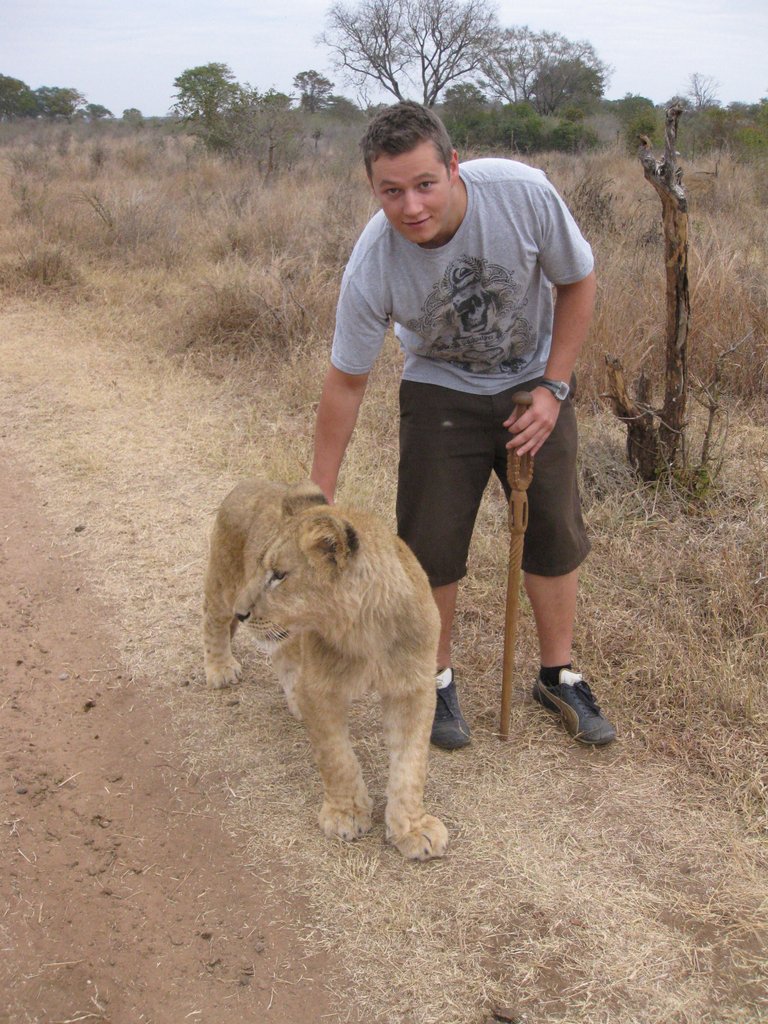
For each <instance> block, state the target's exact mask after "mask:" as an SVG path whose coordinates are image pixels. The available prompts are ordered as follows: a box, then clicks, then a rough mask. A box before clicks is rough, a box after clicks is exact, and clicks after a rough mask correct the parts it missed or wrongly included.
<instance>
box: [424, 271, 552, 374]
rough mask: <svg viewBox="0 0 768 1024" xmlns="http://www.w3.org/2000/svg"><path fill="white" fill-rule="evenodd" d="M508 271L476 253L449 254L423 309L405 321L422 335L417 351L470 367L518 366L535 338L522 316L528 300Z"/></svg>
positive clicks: (513, 369) (514, 369)
mask: <svg viewBox="0 0 768 1024" xmlns="http://www.w3.org/2000/svg"><path fill="white" fill-rule="evenodd" d="M513 273H514V272H511V271H509V270H506V269H505V268H504V267H501V266H499V265H498V264H495V263H489V262H488V261H487V260H485V259H482V258H480V257H476V256H460V257H458V258H457V259H455V260H453V261H452V262H451V263H450V264H449V265H448V267H447V268H446V270H445V273H444V274H443V276H442V278H441V279H440V281H438V283H437V284H436V285H435V287H434V288H433V289H432V291H431V292H430V294H429V296H428V297H427V300H426V302H425V303H424V306H423V307H422V309H423V315H422V316H420V317H417V318H414V319H412V320H409V321H408V322H407V323H406V324H405V325H404V326H405V327H407V328H408V330H409V331H413V333H414V334H417V335H418V336H419V337H420V338H421V339H422V340H423V344H422V345H421V346H419V348H418V349H416V350H415V351H416V354H418V355H420V356H425V357H426V358H428V359H446V360H448V361H450V362H451V363H455V364H457V365H458V366H460V367H461V368H462V369H463V370H467V371H469V372H471V373H518V372H520V370H522V369H523V367H524V366H525V365H526V363H527V362H528V360H529V359H530V357H531V355H532V354H533V353H534V351H535V349H536V338H535V335H534V331H533V328H532V326H531V324H530V322H529V321H528V320H526V319H525V317H523V316H521V312H522V310H523V309H524V308H525V305H526V301H527V300H526V299H525V298H523V299H522V300H521V298H520V291H521V289H520V286H519V285H517V284H516V283H515V281H514V280H513Z"/></svg>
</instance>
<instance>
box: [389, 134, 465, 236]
mask: <svg viewBox="0 0 768 1024" xmlns="http://www.w3.org/2000/svg"><path fill="white" fill-rule="evenodd" d="M371 188H372V189H373V194H374V196H375V197H376V199H377V200H378V201H379V203H380V204H381V208H382V210H383V211H384V216H385V217H386V218H387V220H388V221H389V223H390V224H391V225H392V227H393V228H394V229H395V231H397V232H399V233H400V234H401V235H402V236H403V238H407V239H408V241H409V242H415V243H416V244H417V245H421V246H424V248H426V249H433V248H436V247H437V246H440V245H445V243H446V242H449V241H450V240H451V238H453V236H454V235H455V234H456V231H457V230H458V228H459V225H460V224H461V222H462V220H463V219H464V213H465V212H466V208H467V193H466V189H465V188H464V184H463V182H462V181H461V178H460V177H459V158H458V155H457V153H456V151H455V150H454V153H453V156H452V157H451V163H450V166H449V167H447V168H446V166H445V164H444V163H443V161H442V160H441V159H440V156H439V154H438V152H437V150H436V149H435V147H434V145H433V144H432V143H431V142H429V141H426V142H420V143H419V145H418V146H416V148H415V149H412V150H410V152H408V153H401V154H400V155H399V156H387V155H386V154H383V155H382V156H380V157H379V158H378V159H377V160H374V161H373V165H372V167H371Z"/></svg>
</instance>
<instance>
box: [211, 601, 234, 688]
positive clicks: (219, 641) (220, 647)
mask: <svg viewBox="0 0 768 1024" xmlns="http://www.w3.org/2000/svg"><path fill="white" fill-rule="evenodd" d="M236 627H237V619H235V618H234V617H233V615H232V609H231V608H227V607H224V606H223V605H222V604H221V603H220V602H214V601H212V600H209V599H208V598H206V599H205V602H204V605H203V649H204V652H205V681H206V682H207V684H208V686H209V688H210V689H211V690H221V689H222V688H223V687H225V686H232V685H234V683H236V682H237V680H238V679H239V678H240V673H241V671H242V670H241V668H240V662H239V661H236V660H235V658H234V657H233V655H232V645H231V640H232V635H233V634H234V632H235V629H236Z"/></svg>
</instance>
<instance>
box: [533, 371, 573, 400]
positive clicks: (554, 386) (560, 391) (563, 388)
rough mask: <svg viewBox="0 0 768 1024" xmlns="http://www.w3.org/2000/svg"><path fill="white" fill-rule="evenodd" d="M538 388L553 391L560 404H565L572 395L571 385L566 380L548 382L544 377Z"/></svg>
mask: <svg viewBox="0 0 768 1024" xmlns="http://www.w3.org/2000/svg"><path fill="white" fill-rule="evenodd" d="M538 386H539V387H540V388H546V389H547V391H551V392H552V394H553V395H554V396H555V398H556V399H557V400H558V402H564V401H565V400H566V398H567V397H568V395H570V393H571V387H570V385H569V384H568V383H567V382H566V381H564V380H547V378H546V377H542V378H541V380H540V381H539V384H538Z"/></svg>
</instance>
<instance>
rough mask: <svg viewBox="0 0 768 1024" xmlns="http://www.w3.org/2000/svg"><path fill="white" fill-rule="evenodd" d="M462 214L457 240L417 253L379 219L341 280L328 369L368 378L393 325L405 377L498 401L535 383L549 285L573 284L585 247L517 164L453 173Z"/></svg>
mask: <svg viewBox="0 0 768 1024" xmlns="http://www.w3.org/2000/svg"><path fill="white" fill-rule="evenodd" d="M459 170H460V174H461V178H462V181H463V182H464V184H465V185H466V188H467V211H466V214H465V217H464V220H463V221H462V223H461V225H460V226H459V229H458V231H457V232H456V234H455V235H454V236H453V238H452V239H451V240H450V241H449V242H447V243H446V244H445V245H443V246H440V247H439V248H437V249H422V248H421V247H420V246H419V245H417V244H416V243H414V242H409V241H408V240H407V239H405V238H403V236H402V235H400V234H399V233H398V232H397V231H395V230H394V228H392V226H391V225H390V224H389V222H388V221H387V219H386V217H385V216H384V214H383V212H382V211H379V212H378V213H377V214H375V215H374V216H373V217H372V218H371V220H370V221H369V222H368V224H367V225H366V227H365V228H364V230H363V233H362V234H361V235H360V238H359V239H358V241H357V243H356V245H355V247H354V249H353V250H352V255H351V256H350V259H349V262H348V264H347V267H346V270H345V271H344V277H343V279H342V283H341V291H340V295H339V302H338V307H337V310H336V332H335V334H334V339H333V349H332V353H331V362H332V363H333V365H334V366H335V367H336V368H337V369H338V370H341V371H343V372H344V373H353V374H356V373H367V372H368V371H369V370H370V369H371V367H372V366H373V364H374V362H375V361H376V357H377V356H378V354H379V351H380V349H381V346H382V343H383V340H384V335H385V333H386V330H387V327H388V325H389V323H390V322H392V323H393V324H394V328H395V334H396V335H397V338H398V339H399V341H400V344H401V346H402V348H403V352H404V354H405V364H404V367H403V377H404V378H405V379H406V380H413V381H420V382H423V383H427V384H440V385H442V386H443V387H449V388H454V389H455V390H457V391H468V392H472V393H480V394H496V393H498V392H499V391H503V390H504V389H505V388H508V387H512V386H514V385H516V384H520V383H523V382H524V381H527V380H532V379H533V378H534V377H538V376H541V374H542V373H543V371H544V367H545V365H546V362H547V358H548V356H549V347H550V343H551V338H552V288H551V284H563V285H564V284H573V283H574V282H575V281H581V280H582V279H583V278H585V277H586V276H587V275H588V274H589V273H590V271H591V270H592V267H593V258H592V250H591V248H590V246H589V244H588V243H587V242H586V240H585V239H584V237H583V236H582V234H581V232H580V231H579V229H578V227H577V225H576V222H575V221H574V219H573V217H572V216H571V214H570V212H569V211H568V208H567V207H566V206H565V204H564V203H563V201H562V199H561V198H560V196H559V195H558V194H557V192H556V191H555V189H554V187H553V186H552V184H551V183H550V182H549V181H548V180H547V177H546V175H545V174H544V173H543V172H542V171H539V170H536V169H534V168H531V167H528V166H526V165H525V164H521V163H518V162H517V161H514V160H501V159H483V160H470V161H468V162H467V163H464V164H461V165H460V168H459Z"/></svg>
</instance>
